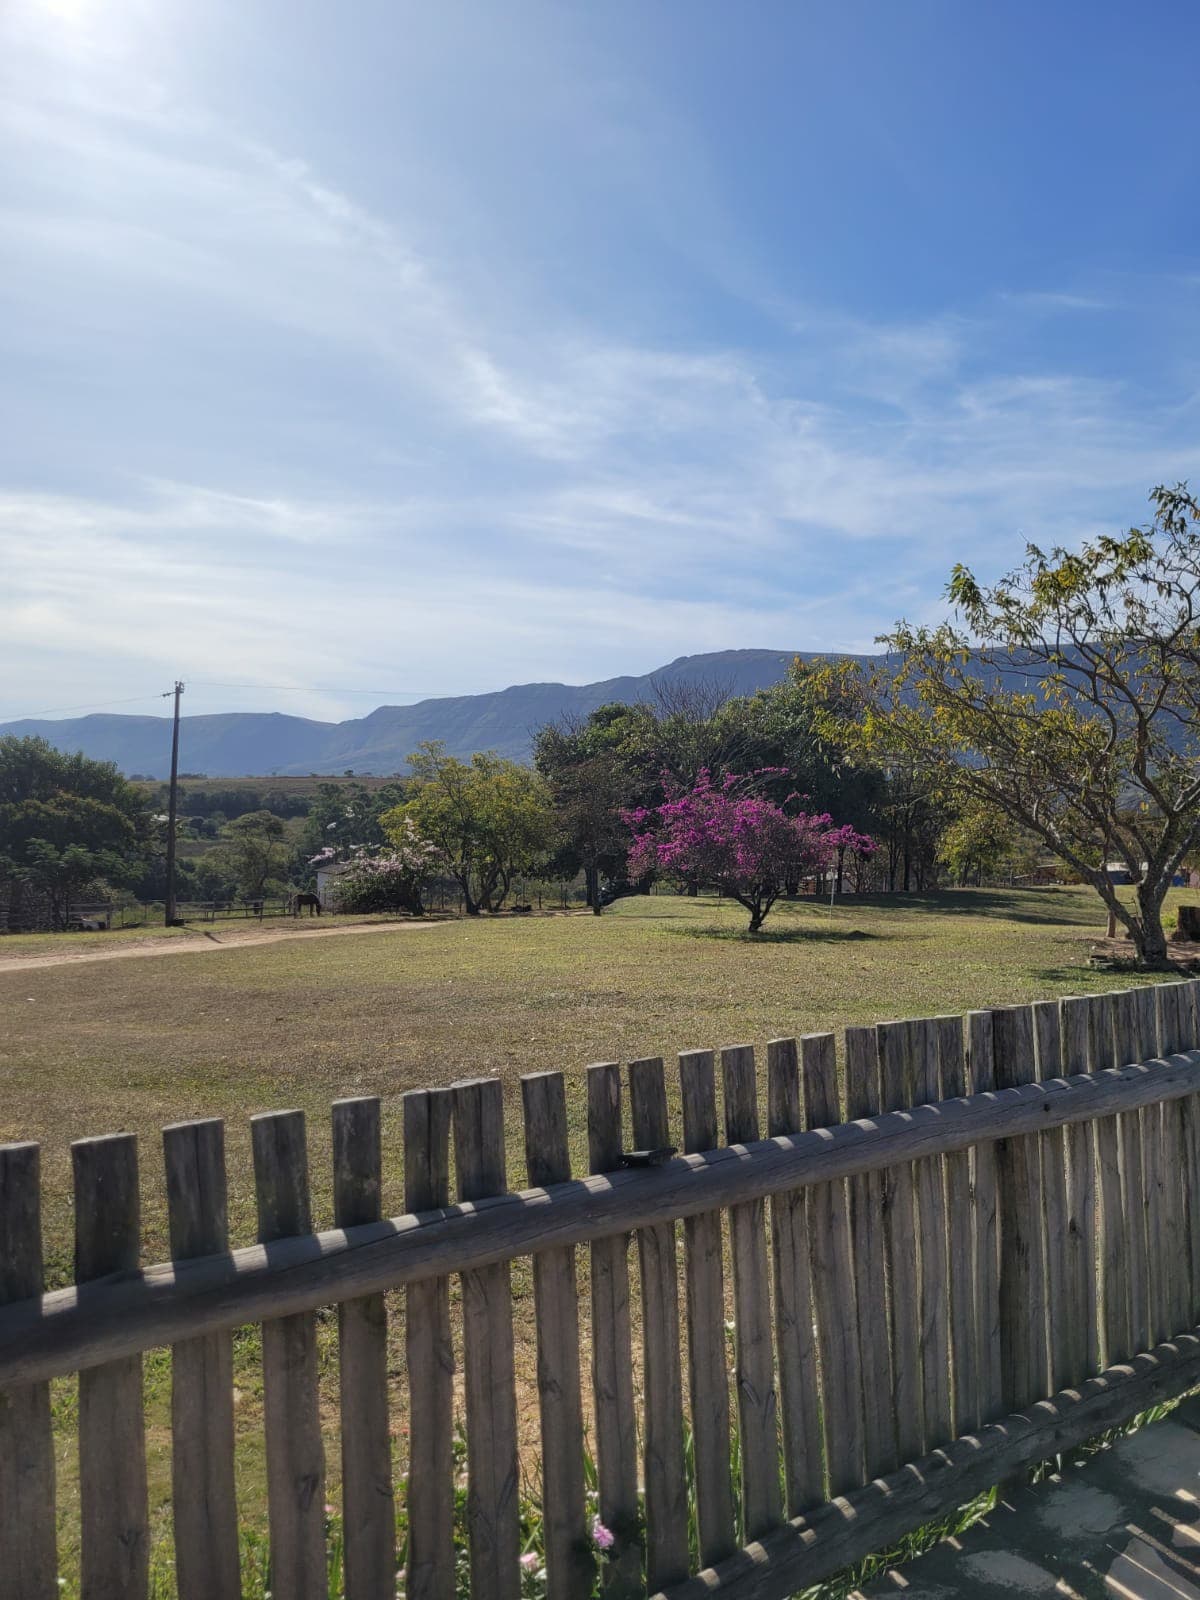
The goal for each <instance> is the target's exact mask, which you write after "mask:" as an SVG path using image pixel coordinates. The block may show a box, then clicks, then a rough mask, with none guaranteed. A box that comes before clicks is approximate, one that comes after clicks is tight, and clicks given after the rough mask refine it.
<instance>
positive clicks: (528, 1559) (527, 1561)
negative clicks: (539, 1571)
mask: <svg viewBox="0 0 1200 1600" xmlns="http://www.w3.org/2000/svg"><path fill="white" fill-rule="evenodd" d="M537 1564H538V1558H537V1556H536V1555H535V1554H534V1553H533V1551H532V1550H526V1552H525V1554H524V1555H523V1556H522V1557H521V1565H522V1566H523V1567H524V1568H525V1571H526V1572H533V1571H535V1570H536V1568H537Z"/></svg>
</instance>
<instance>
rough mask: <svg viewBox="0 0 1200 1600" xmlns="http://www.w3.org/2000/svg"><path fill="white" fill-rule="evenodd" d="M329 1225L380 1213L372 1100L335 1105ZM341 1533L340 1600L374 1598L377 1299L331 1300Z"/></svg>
mask: <svg viewBox="0 0 1200 1600" xmlns="http://www.w3.org/2000/svg"><path fill="white" fill-rule="evenodd" d="M332 1118H333V1127H332V1132H333V1220H334V1223H335V1224H336V1225H337V1226H338V1227H341V1228H352V1227H354V1226H356V1225H357V1224H358V1223H361V1222H378V1220H379V1218H380V1217H381V1216H382V1215H383V1202H382V1186H383V1144H382V1134H381V1129H380V1121H379V1100H378V1098H377V1097H376V1096H373V1095H372V1096H363V1097H361V1098H355V1099H352V1100H335V1101H334V1103H333V1108H332ZM338 1370H339V1374H340V1380H341V1383H340V1407H341V1423H342V1529H343V1538H344V1553H343V1559H344V1562H345V1587H346V1600H379V1597H381V1596H385V1595H387V1594H388V1592H389V1587H390V1591H391V1593H392V1594H393V1595H394V1594H395V1585H396V1503H395V1491H394V1490H393V1487H392V1436H391V1427H390V1409H391V1408H390V1405H389V1402H388V1350H387V1307H386V1304H385V1301H384V1298H383V1296H382V1295H381V1294H372V1295H364V1296H363V1297H362V1298H361V1299H357V1300H342V1301H339V1302H338Z"/></svg>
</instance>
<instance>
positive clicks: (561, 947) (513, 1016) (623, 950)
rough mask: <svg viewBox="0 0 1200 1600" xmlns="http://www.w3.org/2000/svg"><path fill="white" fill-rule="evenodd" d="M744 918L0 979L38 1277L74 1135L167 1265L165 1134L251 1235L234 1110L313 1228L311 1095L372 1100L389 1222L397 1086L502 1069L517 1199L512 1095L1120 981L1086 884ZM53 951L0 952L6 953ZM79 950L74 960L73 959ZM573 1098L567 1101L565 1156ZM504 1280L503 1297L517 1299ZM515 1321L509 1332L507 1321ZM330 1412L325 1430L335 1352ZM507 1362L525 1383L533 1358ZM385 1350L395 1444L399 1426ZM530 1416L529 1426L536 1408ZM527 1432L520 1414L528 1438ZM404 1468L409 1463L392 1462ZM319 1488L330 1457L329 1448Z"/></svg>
mask: <svg viewBox="0 0 1200 1600" xmlns="http://www.w3.org/2000/svg"><path fill="white" fill-rule="evenodd" d="M744 926H745V913H744V912H743V911H742V910H741V908H740V907H737V906H734V905H731V904H729V903H727V902H726V903H718V902H715V901H712V900H707V899H700V900H688V899H685V898H678V897H675V896H671V895H657V896H651V897H646V898H641V899H635V900H627V901H623V902H620V903H619V904H618V905H617V906H616V907H614V908H613V909H612V910H611V911H610V912H608V913H606V914H605V915H604V916H603V917H601V918H594V917H591V916H589V915H586V914H584V915H577V914H572V915H566V916H547V917H533V918H496V919H478V920H464V921H445V922H441V923H438V924H436V925H434V926H432V927H429V928H426V929H422V930H419V931H417V930H413V929H409V928H393V929H391V930H387V929H381V930H380V931H379V932H371V933H365V934H359V935H356V936H353V937H349V936H347V937H336V938H322V939H313V940H306V939H301V940H294V941H289V942H286V943H277V944H273V945H267V946H261V947H253V946H251V947H246V948H241V949H238V948H230V949H228V950H220V951H213V952H210V953H205V954H190V953H187V954H185V953H174V954H171V955H170V956H169V957H168V956H166V955H163V956H147V957H145V958H144V959H142V958H132V959H123V960H116V961H97V962H85V961H72V962H69V963H66V964H64V965H61V966H56V967H32V966H31V967H30V968H29V969H28V970H20V969H18V970H16V971H11V970H10V971H6V972H0V1015H2V1016H3V1027H2V1028H0V1087H2V1091H3V1092H2V1095H0V1139H13V1140H16V1139H36V1140H38V1141H40V1142H41V1144H42V1146H43V1171H44V1190H45V1193H44V1217H45V1235H46V1255H47V1266H48V1273H49V1277H50V1280H51V1283H52V1284H53V1285H58V1284H62V1283H65V1282H67V1281H69V1279H70V1276H71V1272H70V1263H71V1227H72V1211H71V1203H70V1197H69V1180H70V1157H69V1146H70V1141H71V1140H72V1139H74V1138H78V1137H81V1136H84V1135H88V1134H98V1133H108V1132H113V1131H117V1130H125V1129H132V1130H134V1131H136V1132H137V1133H138V1135H139V1138H140V1147H141V1163H142V1183H143V1196H144V1199H143V1207H144V1210H143V1218H144V1232H145V1241H146V1251H147V1255H148V1256H149V1257H151V1258H161V1257H163V1256H164V1255H165V1253H166V1250H165V1233H166V1230H165V1218H164V1209H163V1194H162V1179H161V1147H160V1142H159V1140H160V1129H161V1128H162V1127H163V1125H164V1124H166V1123H169V1122H173V1121H177V1120H181V1119H185V1118H189V1117H204V1116H223V1117H225V1118H226V1119H227V1137H228V1144H229V1170H230V1176H231V1204H230V1226H231V1231H232V1235H233V1239H234V1242H235V1243H245V1242H249V1241H251V1240H252V1239H253V1237H254V1231H255V1230H254V1195H253V1181H252V1175H251V1170H250V1161H249V1138H248V1130H247V1119H248V1117H249V1116H250V1115H251V1114H252V1113H254V1112H256V1111H262V1110H267V1109H280V1108H284V1107H300V1108H302V1109H303V1110H304V1111H305V1112H306V1113H307V1114H308V1117H309V1152H310V1162H311V1167H312V1179H313V1189H314V1215H315V1218H316V1220H317V1225H318V1226H327V1225H328V1224H329V1221H330V1206H329V1191H330V1177H329V1139H328V1119H329V1106H330V1102H331V1101H332V1100H334V1099H336V1098H338V1097H340V1096H344V1095H352V1094H378V1095H381V1096H382V1097H383V1101H384V1139H385V1188H384V1203H385V1206H386V1207H387V1208H388V1209H389V1210H391V1211H398V1210H400V1209H401V1208H402V1203H401V1193H402V1187H401V1183H402V1173H401V1168H400V1159H399V1151H400V1100H399V1097H400V1095H401V1094H402V1093H403V1091H404V1090H406V1089H410V1088H414V1087H422V1086H427V1085H443V1084H448V1083H451V1082H453V1081H454V1080H455V1079H457V1078H462V1077H468V1076H477V1075H481V1074H486V1073H491V1072H495V1073H497V1074H499V1076H500V1077H501V1079H502V1080H504V1081H505V1083H506V1084H509V1085H511V1086H512V1091H513V1092H510V1094H509V1097H508V1106H509V1110H508V1122H509V1128H508V1134H509V1155H510V1167H511V1173H512V1178H513V1180H514V1182H519V1181H520V1178H521V1172H520V1165H519V1162H520V1152H521V1141H520V1131H519V1123H518V1121H517V1107H518V1096H517V1095H516V1093H515V1085H516V1080H517V1079H518V1078H519V1076H520V1075H521V1074H522V1073H526V1072H534V1071H541V1070H546V1069H554V1068H558V1069H562V1070H563V1071H565V1072H566V1073H567V1074H569V1075H574V1076H578V1075H579V1074H580V1073H581V1071H582V1068H583V1067H584V1065H585V1064H586V1063H587V1062H589V1061H596V1060H611V1059H629V1058H632V1057H637V1056H645V1055H663V1056H667V1057H670V1056H671V1055H673V1054H674V1053H675V1052H676V1051H679V1050H683V1049H689V1048H697V1047H704V1046H709V1047H717V1046H720V1045H724V1044H732V1043H744V1042H750V1043H754V1044H756V1045H759V1046H761V1045H762V1044H764V1043H765V1041H766V1040H767V1039H768V1038H772V1037H776V1036H779V1035H787V1034H800V1033H806V1032H813V1031H821V1030H826V1029H835V1028H837V1029H840V1028H842V1027H843V1026H845V1025H846V1024H848V1023H867V1022H875V1021H881V1020H885V1019H887V1018H892V1017H901V1016H930V1015H935V1014H940V1013H950V1012H961V1011H966V1010H970V1009H975V1008H979V1007H985V1006H989V1005H997V1004H1005V1003H1011V1002H1016V1001H1026V1000H1032V999H1036V998H1039V997H1043V996H1048V995H1059V994H1072V993H1091V992H1095V991H1097V990H1100V989H1105V988H1115V987H1122V986H1125V985H1127V983H1128V982H1129V979H1128V978H1127V977H1123V976H1122V975H1119V974H1113V973H1102V972H1098V971H1095V970H1093V969H1091V968H1089V967H1088V966H1087V964H1086V962H1087V954H1088V947H1089V940H1090V939H1091V938H1094V937H1096V936H1098V934H1099V933H1100V932H1102V913H1101V908H1100V906H1099V903H1098V902H1097V901H1096V899H1095V897H1094V896H1093V895H1092V894H1091V893H1090V892H1089V891H1085V890H1081V889H1041V890H1025V891H1015V892H1002V891H990V890H989V891H970V890H965V891H960V892H955V893H946V894H940V895H937V896H931V897H927V898H917V897H906V898H903V899H902V898H900V897H894V898H888V899H883V898H881V899H867V900H862V901H853V900H848V901H846V902H843V903H842V904H840V905H839V906H838V907H837V909H836V911H835V913H834V914H833V917H832V920H831V919H830V915H829V912H828V909H827V908H825V907H820V906H816V905H813V904H811V903H804V904H796V905H784V906H781V907H779V908H778V909H777V911H776V912H775V913H774V914H773V916H772V918H771V920H770V921H769V922H768V924H767V928H766V930H765V932H764V933H763V934H761V935H759V936H758V937H757V938H755V939H750V938H748V937H747V936H745V935H744V932H743V929H744ZM19 944H21V946H22V948H24V949H25V950H26V952H27V953H29V954H34V953H35V952H36V953H38V954H40V953H42V952H43V951H44V950H45V949H46V948H50V947H52V945H51V946H47V945H46V944H44V943H42V942H41V941H39V942H38V944H37V945H36V946H33V945H31V943H30V942H29V941H24V942H19V941H17V940H13V941H11V942H10V941H4V942H2V943H0V956H3V955H6V954H8V953H10V951H12V952H14V953H16V950H17V947H18V945H19ZM71 947H72V948H77V946H76V945H75V944H74V943H73V944H72V946H71ZM581 1090H582V1086H581V1085H580V1084H576V1085H574V1086H569V1104H570V1107H571V1111H572V1118H573V1129H572V1131H573V1137H574V1139H575V1142H576V1153H577V1155H580V1154H581V1153H582V1149H583V1125H582V1093H581ZM522 1268H523V1264H518V1270H517V1271H516V1272H515V1274H514V1283H515V1289H516V1293H517V1295H518V1297H519V1298H520V1299H521V1300H524V1298H525V1297H526V1296H528V1295H529V1293H530V1288H529V1279H528V1273H527V1271H525V1270H522ZM517 1320H518V1326H519V1327H521V1326H522V1325H523V1324H524V1325H526V1326H527V1324H528V1320H529V1319H528V1318H527V1317H523V1316H522V1315H521V1308H520V1307H518V1319H517ZM329 1343H330V1349H329V1352H328V1353H329V1356H330V1360H329V1361H328V1362H327V1366H328V1367H329V1371H330V1394H329V1397H328V1399H329V1415H330V1423H331V1440H332V1438H333V1434H334V1416H333V1406H334V1403H335V1390H334V1385H333V1364H332V1339H330V1341H329ZM526 1343H527V1340H524V1341H523V1348H522V1350H521V1351H520V1352H519V1364H520V1368H521V1371H522V1373H523V1374H524V1375H525V1376H526V1377H528V1375H529V1373H530V1370H531V1365H532V1350H531V1349H530V1348H525V1344H526ZM256 1345H257V1338H256V1336H255V1335H254V1334H253V1333H249V1332H248V1333H246V1334H244V1335H240V1336H239V1340H238V1360H237V1370H238V1386H239V1401H238V1415H239V1418H240V1428H241V1432H242V1436H243V1460H242V1466H241V1493H242V1495H243V1499H244V1512H245V1515H246V1518H247V1521H248V1522H249V1523H251V1524H254V1523H256V1522H257V1523H258V1524H260V1525H261V1520H262V1505H263V1485H262V1471H261V1452H260V1446H259V1442H258V1436H257V1420H258V1414H259V1387H258V1385H259V1380H258V1377H257V1362H256V1358H255V1350H256ZM399 1352H400V1341H399V1338H397V1343H396V1353H397V1360H396V1363H395V1369H396V1412H395V1416H396V1428H397V1431H398V1433H399V1432H400V1431H401V1430H402V1427H403V1394H402V1387H403V1386H402V1368H401V1361H400V1354H399ZM168 1375H169V1358H168V1357H167V1356H166V1355H165V1354H164V1353H156V1354H154V1355H152V1356H151V1357H149V1358H148V1359H147V1382H148V1415H149V1417H150V1422H151V1433H150V1450H151V1471H152V1496H153V1501H154V1505H155V1520H156V1525H158V1526H159V1527H162V1526H165V1525H166V1522H167V1515H166V1508H167V1505H168V1502H169V1483H168V1477H167V1467H168V1459H169V1447H168V1433H167V1423H168V1410H169V1403H168V1383H167V1379H168ZM56 1397H57V1398H56V1404H57V1410H58V1416H59V1420H60V1424H61V1428H62V1441H63V1442H62V1450H61V1461H60V1467H61V1473H62V1480H63V1490H64V1493H63V1497H62V1498H63V1511H62V1526H63V1542H64V1551H65V1555H66V1565H65V1568H64V1570H65V1571H67V1572H68V1574H69V1573H70V1572H71V1570H72V1568H71V1562H72V1560H73V1555H72V1552H73V1548H74V1541H75V1531H74V1529H75V1524H74V1521H73V1512H72V1508H71V1492H70V1486H71V1477H72V1445H71V1422H72V1417H73V1407H74V1385H73V1384H72V1383H70V1382H67V1381H64V1382H63V1383H61V1384H58V1385H56ZM530 1416H531V1414H530ZM528 1420H530V1419H529V1418H527V1421H528ZM401 1454H402V1452H401ZM329 1459H330V1468H331V1481H332V1480H335V1479H336V1461H337V1451H336V1446H335V1445H334V1444H331V1448H330V1452H329Z"/></svg>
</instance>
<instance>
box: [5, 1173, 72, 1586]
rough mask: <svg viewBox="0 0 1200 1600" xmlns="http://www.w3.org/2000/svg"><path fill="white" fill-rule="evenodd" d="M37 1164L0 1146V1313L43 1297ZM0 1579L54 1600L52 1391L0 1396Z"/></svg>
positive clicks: (30, 1389) (44, 1387)
mask: <svg viewBox="0 0 1200 1600" xmlns="http://www.w3.org/2000/svg"><path fill="white" fill-rule="evenodd" d="M40 1170H41V1160H40V1152H39V1150H38V1147H37V1145H36V1144H5V1145H0V1305H6V1304H8V1303H9V1302H11V1301H14V1300H26V1299H29V1298H30V1296H32V1295H39V1294H41V1292H42V1220H41V1181H40ZM0 1573H3V1575H4V1578H5V1582H6V1583H7V1584H11V1586H12V1593H13V1594H14V1595H15V1596H16V1597H17V1600H52V1597H53V1600H57V1596H58V1593H59V1589H58V1555H57V1551H56V1549H55V1537H54V1440H53V1436H52V1434H51V1425H50V1385H49V1384H48V1383H30V1384H23V1385H21V1386H20V1387H18V1388H13V1389H2V1390H0Z"/></svg>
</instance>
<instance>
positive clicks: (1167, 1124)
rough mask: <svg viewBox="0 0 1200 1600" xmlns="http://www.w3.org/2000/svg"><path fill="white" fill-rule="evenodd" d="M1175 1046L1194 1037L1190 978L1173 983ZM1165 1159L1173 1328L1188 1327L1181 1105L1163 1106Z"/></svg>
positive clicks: (1184, 1127) (1186, 1213) (1187, 1228)
mask: <svg viewBox="0 0 1200 1600" xmlns="http://www.w3.org/2000/svg"><path fill="white" fill-rule="evenodd" d="M1175 991H1176V994H1175V1002H1176V1010H1175V1019H1176V1027H1177V1030H1178V1031H1177V1033H1176V1050H1177V1051H1183V1050H1188V1049H1190V1048H1191V1046H1192V1042H1193V1040H1194V1038H1195V1013H1194V1003H1195V1002H1194V986H1193V984H1192V982H1191V981H1190V980H1185V981H1184V982H1182V983H1178V984H1176V985H1175ZM1163 1128H1164V1152H1165V1153H1164V1160H1165V1161H1166V1164H1167V1173H1168V1177H1169V1178H1170V1177H1171V1174H1172V1172H1173V1173H1174V1177H1173V1179H1172V1181H1171V1186H1170V1188H1169V1191H1168V1192H1169V1194H1170V1195H1171V1200H1172V1204H1173V1206H1174V1208H1175V1233H1176V1246H1175V1247H1176V1250H1177V1251H1178V1256H1177V1263H1178V1264H1177V1267H1176V1270H1175V1272H1174V1273H1173V1274H1172V1280H1171V1282H1172V1294H1171V1297H1170V1300H1169V1305H1170V1311H1171V1321H1172V1323H1173V1328H1172V1332H1178V1331H1180V1330H1181V1329H1183V1328H1187V1327H1190V1326H1191V1324H1190V1322H1189V1321H1188V1316H1189V1312H1190V1310H1191V1300H1192V1296H1191V1289H1190V1282H1191V1263H1190V1254H1189V1252H1190V1240H1189V1231H1190V1225H1189V1200H1190V1195H1189V1191H1188V1184H1187V1131H1186V1130H1187V1114H1186V1112H1185V1110H1184V1107H1183V1105H1182V1104H1181V1105H1177V1106H1168V1107H1164V1109H1163Z"/></svg>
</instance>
